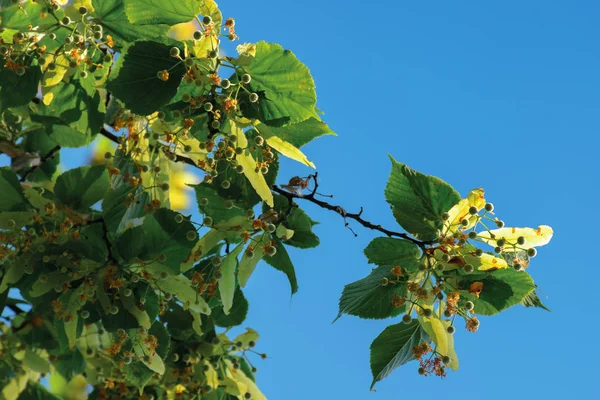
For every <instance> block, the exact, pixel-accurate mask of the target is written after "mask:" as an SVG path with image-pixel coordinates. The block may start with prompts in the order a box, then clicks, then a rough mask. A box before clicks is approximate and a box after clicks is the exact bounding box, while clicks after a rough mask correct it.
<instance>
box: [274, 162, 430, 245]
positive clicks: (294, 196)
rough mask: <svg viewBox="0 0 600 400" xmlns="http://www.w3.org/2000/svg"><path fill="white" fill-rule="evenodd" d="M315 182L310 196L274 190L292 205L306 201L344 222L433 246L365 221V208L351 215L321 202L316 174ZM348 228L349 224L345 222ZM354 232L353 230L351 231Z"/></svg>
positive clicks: (275, 187) (313, 176)
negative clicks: (331, 212) (295, 202)
mask: <svg viewBox="0 0 600 400" xmlns="http://www.w3.org/2000/svg"><path fill="white" fill-rule="evenodd" d="M311 177H312V179H313V181H314V184H315V186H314V188H313V190H312V191H311V193H310V194H307V195H304V194H302V193H294V192H288V191H286V190H283V189H281V188H280V187H278V186H277V185H273V187H272V190H273V192H275V193H278V194H280V195H282V196H285V197H286V198H287V199H288V200H289V202H290V204H291V203H292V200H293V199H301V200H306V201H308V202H310V203H313V204H316V205H318V206H319V207H321V208H324V209H326V210H330V211H334V212H336V213H337V214H340V215H341V216H342V218H344V220H346V219H352V220H354V221H356V222H358V223H359V224H361V225H362V226H364V227H365V228H368V229H371V230H374V231H379V232H381V233H384V234H385V235H387V236H388V237H398V238H402V239H405V240H408V241H410V242H413V243H414V244H416V245H417V246H419V247H421V248H424V247H425V245H428V244H432V242H430V241H421V240H417V239H415V238H413V237H411V236H410V235H408V234H406V233H403V232H395V231H391V230H388V229H385V228H384V227H382V226H381V225H376V224H374V223H372V222H369V221H366V220H365V219H363V218H362V213H363V208H362V207H361V208H360V211H359V212H358V213H349V212H347V211H346V210H345V209H344V208H343V207H341V206H337V205H334V204H330V203H327V202H325V201H323V200H319V199H317V198H316V197H315V195H316V194H317V188H318V186H319V184H318V182H317V174H316V173H315V174H314V175H312V176H311ZM345 223H346V226H348V222H345ZM351 231H352V230H351ZM352 233H354V231H352ZM354 235H355V236H356V234H355V233H354Z"/></svg>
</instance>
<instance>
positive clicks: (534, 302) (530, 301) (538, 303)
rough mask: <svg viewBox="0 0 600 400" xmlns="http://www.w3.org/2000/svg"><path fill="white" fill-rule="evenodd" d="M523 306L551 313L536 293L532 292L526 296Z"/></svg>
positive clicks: (522, 302)
mask: <svg viewBox="0 0 600 400" xmlns="http://www.w3.org/2000/svg"><path fill="white" fill-rule="evenodd" d="M521 304H523V305H524V306H525V307H538V308H542V309H544V310H546V311H548V312H550V311H551V310H550V309H549V308H548V307H546V306H545V305H544V304H543V303H542V300H541V299H540V297H539V296H538V295H537V293H536V292H531V293H529V294H528V295H527V296H525V297H524V298H523V300H522V301H521Z"/></svg>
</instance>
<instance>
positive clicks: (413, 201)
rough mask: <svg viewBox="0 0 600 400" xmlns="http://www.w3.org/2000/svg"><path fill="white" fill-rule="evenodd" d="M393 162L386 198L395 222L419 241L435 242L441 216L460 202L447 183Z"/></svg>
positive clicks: (440, 224)
mask: <svg viewBox="0 0 600 400" xmlns="http://www.w3.org/2000/svg"><path fill="white" fill-rule="evenodd" d="M390 159H391V160H392V173H391V175H390V178H389V180H388V184H387V187H386V188H385V198H386V200H387V201H388V203H389V204H390V206H391V207H392V211H393V213H394V217H395V218H396V221H398V223H399V224H400V225H401V226H402V227H403V228H404V229H406V230H407V231H408V232H409V233H411V234H413V235H415V236H416V237H418V238H419V239H422V240H434V239H435V238H436V237H437V230H438V229H441V228H442V214H444V213H445V212H446V211H448V210H449V209H450V208H452V206H454V205H455V204H456V203H458V202H459V201H460V195H459V194H458V193H457V192H456V191H455V190H454V189H453V188H452V186H450V185H448V184H447V183H446V182H444V181H442V180H441V179H439V178H436V177H434V176H428V175H423V174H421V173H420V172H416V171H413V170H412V169H410V168H409V167H408V166H406V165H404V164H402V163H399V162H398V161H396V160H394V158H393V157H391V156H390Z"/></svg>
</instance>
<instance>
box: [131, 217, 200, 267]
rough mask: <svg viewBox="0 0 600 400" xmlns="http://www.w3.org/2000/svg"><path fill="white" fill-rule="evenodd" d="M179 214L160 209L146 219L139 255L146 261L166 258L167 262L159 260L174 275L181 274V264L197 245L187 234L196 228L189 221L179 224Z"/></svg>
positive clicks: (143, 225)
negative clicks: (177, 216)
mask: <svg viewBox="0 0 600 400" xmlns="http://www.w3.org/2000/svg"><path fill="white" fill-rule="evenodd" d="M177 214H178V213H177V212H175V211H173V210H169V209H167V208H160V209H158V210H156V212H155V213H154V214H152V215H148V216H146V217H145V218H144V222H143V223H142V226H141V228H142V231H143V235H144V236H143V237H144V239H143V243H144V246H143V248H142V250H141V252H140V255H139V256H140V258H142V259H144V260H148V259H156V258H159V257H161V256H165V257H166V258H165V260H164V261H162V260H160V259H159V262H160V263H161V264H163V265H166V266H167V267H169V269H170V270H171V271H172V272H173V273H179V271H180V268H181V264H183V262H184V261H186V260H187V259H188V257H189V255H190V252H191V251H192V249H193V248H194V244H195V243H196V241H195V240H192V241H191V240H189V239H188V238H187V233H188V232H190V231H195V230H196V229H195V227H194V226H193V225H192V223H191V222H190V221H189V220H184V221H183V222H181V223H177V221H176V219H175V216H176V215H177Z"/></svg>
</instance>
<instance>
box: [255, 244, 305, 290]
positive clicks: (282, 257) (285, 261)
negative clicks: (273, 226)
mask: <svg viewBox="0 0 600 400" xmlns="http://www.w3.org/2000/svg"><path fill="white" fill-rule="evenodd" d="M274 245H275V248H276V249H277V252H276V253H275V255H274V256H268V255H265V256H264V257H263V260H265V261H266V262H267V264H269V265H270V266H271V267H273V268H275V269H276V270H278V271H281V272H283V273H284V274H286V275H287V277H288V281H289V282H290V288H291V290H292V294H294V293H296V292H297V291H298V281H297V280H296V271H295V270H294V265H293V264H292V260H291V259H290V256H289V255H288V252H287V250H286V249H285V247H284V246H283V244H281V242H279V241H275V244H274Z"/></svg>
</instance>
